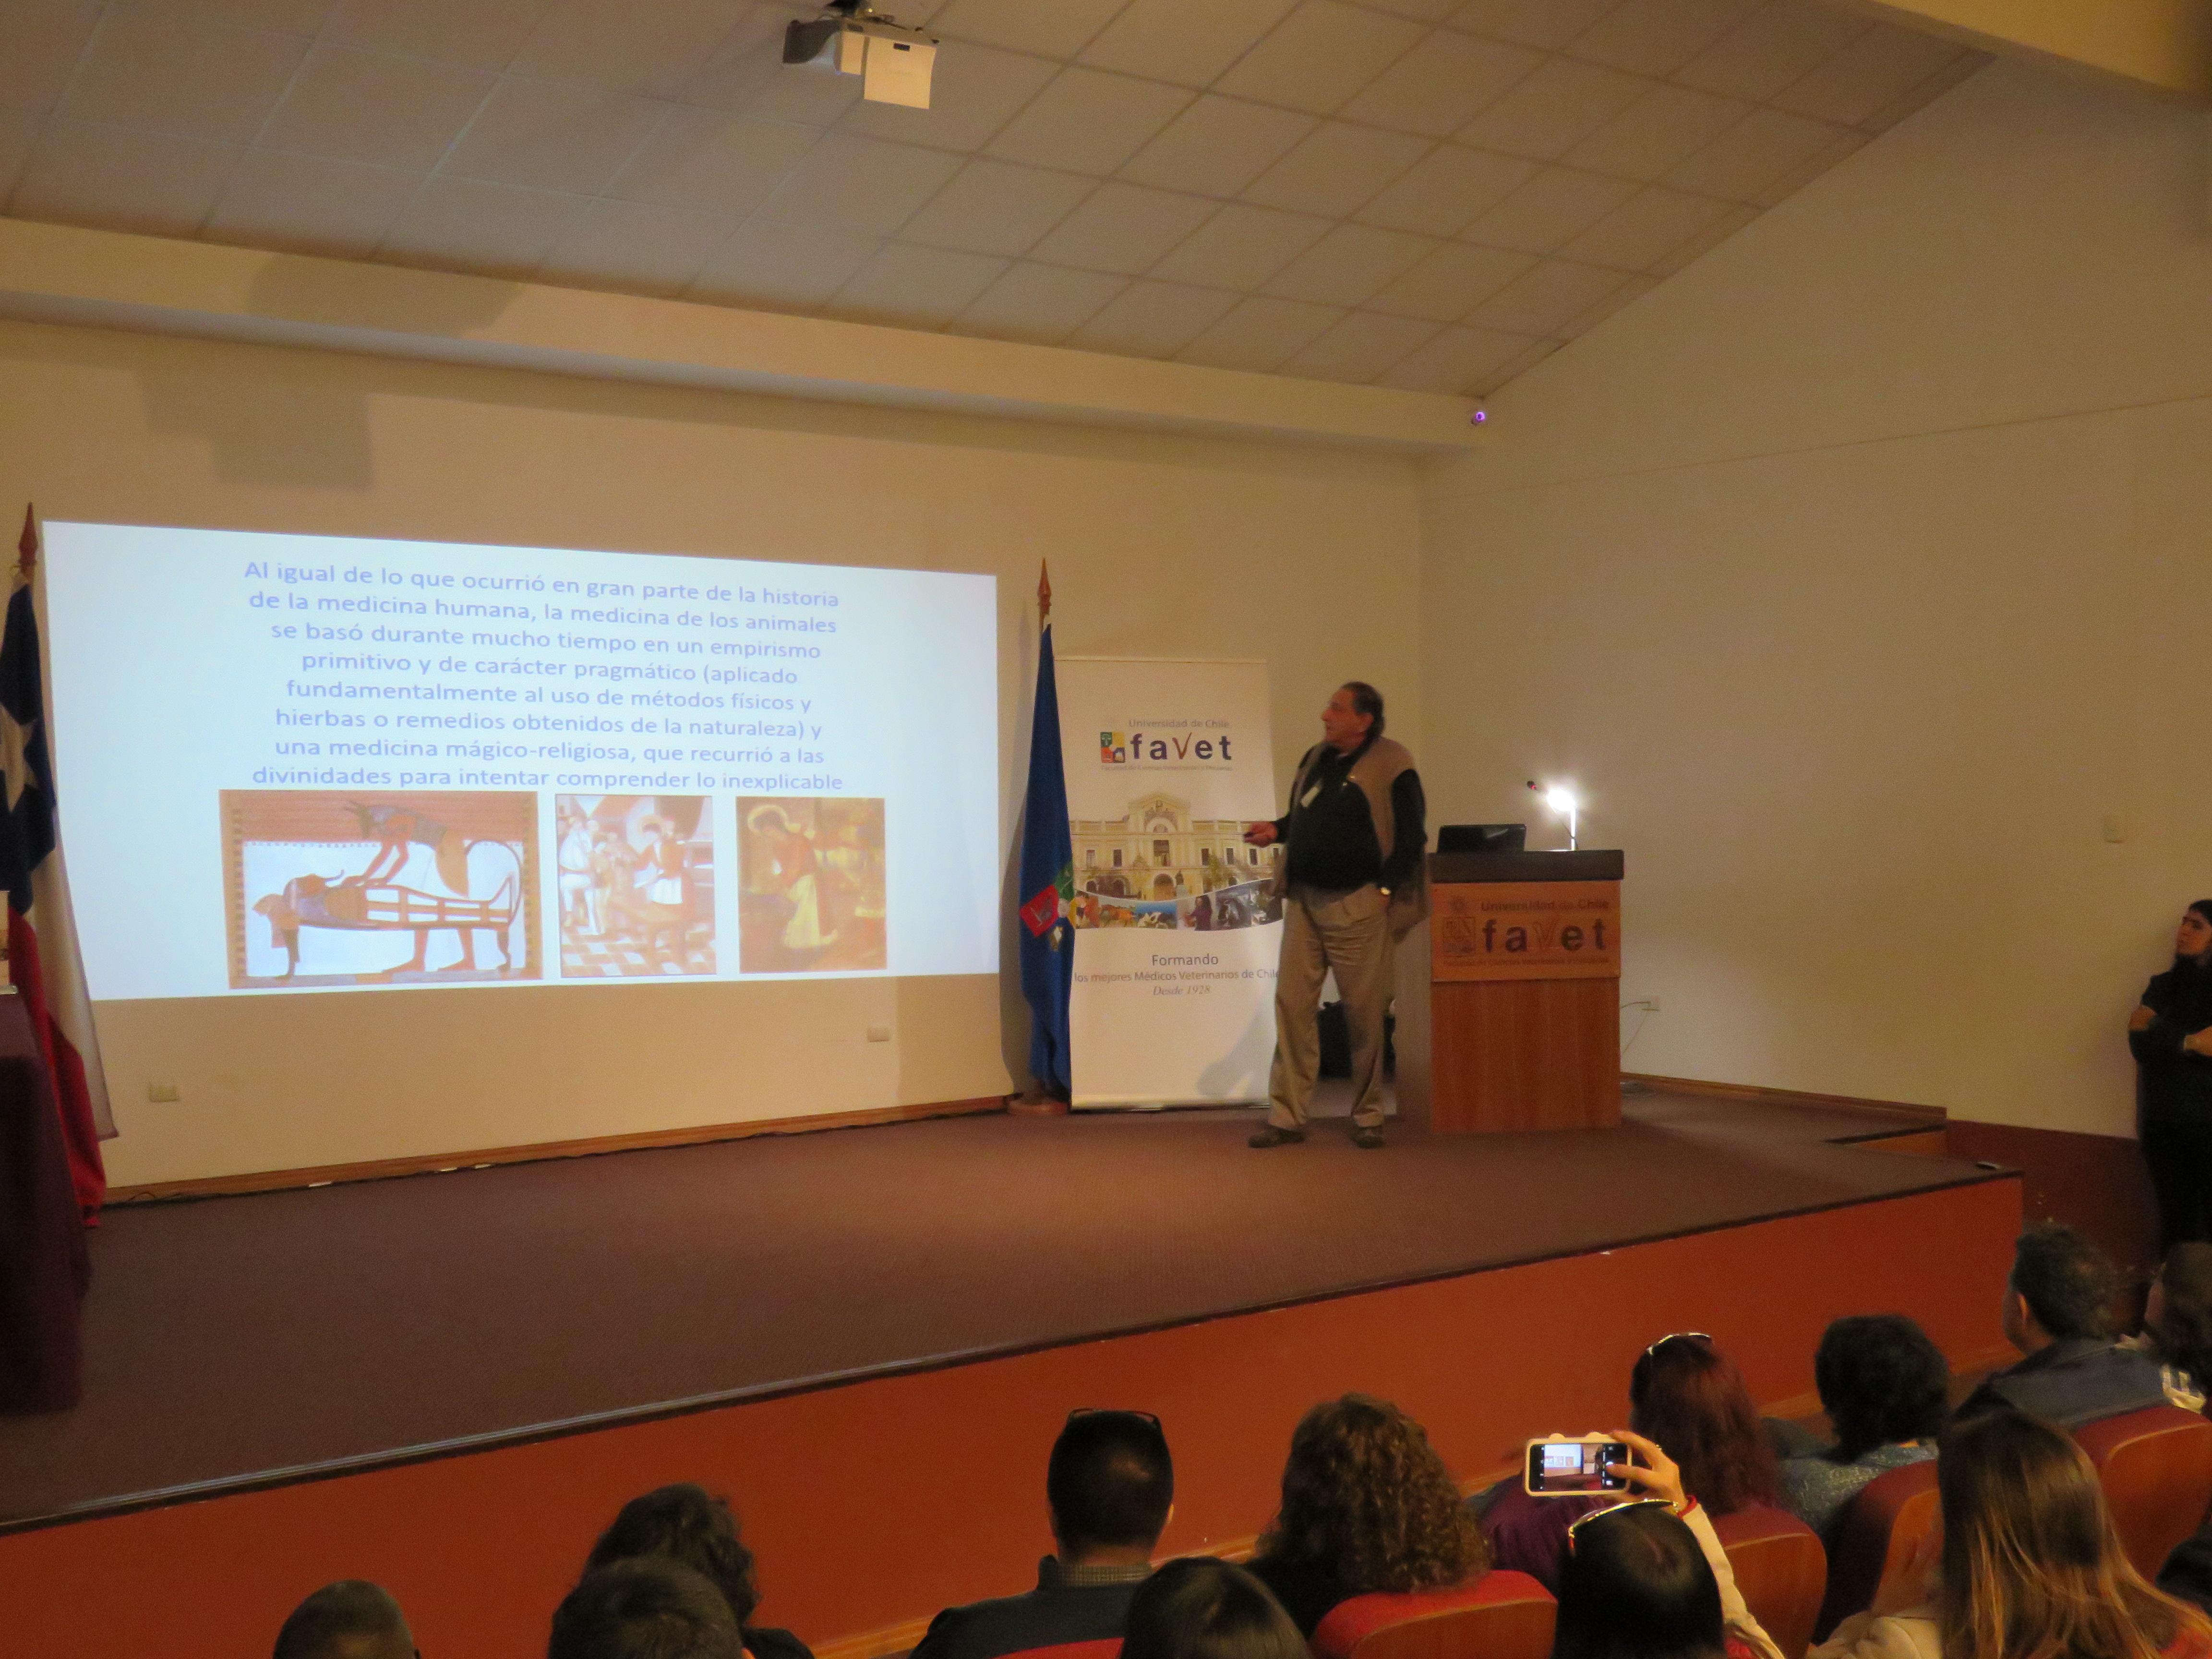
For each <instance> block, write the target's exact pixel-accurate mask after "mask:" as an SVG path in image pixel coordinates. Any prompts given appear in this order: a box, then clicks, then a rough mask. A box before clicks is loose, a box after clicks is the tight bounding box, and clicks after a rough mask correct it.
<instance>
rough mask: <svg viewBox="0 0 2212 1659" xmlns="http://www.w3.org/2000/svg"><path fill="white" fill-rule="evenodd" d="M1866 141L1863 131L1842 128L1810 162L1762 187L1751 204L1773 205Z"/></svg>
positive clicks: (1800, 188) (1801, 187)
mask: <svg viewBox="0 0 2212 1659" xmlns="http://www.w3.org/2000/svg"><path fill="white" fill-rule="evenodd" d="M1868 142H1869V139H1868V136H1867V135H1866V134H1865V133H1863V132H1858V131H1852V130H1850V129H1848V128H1847V129H1845V130H1844V131H1843V132H1842V133H1841V134H1839V135H1838V137H1837V139H1836V142H1835V143H1832V144H1831V145H1829V146H1828V148H1827V149H1824V150H1822V151H1821V152H1820V154H1819V155H1815V156H1814V158H1813V159H1812V160H1811V161H1807V162H1805V163H1804V164H1803V165H1802V166H1800V167H1795V168H1792V169H1791V170H1790V172H1788V173H1784V174H1783V175H1782V176H1781V177H1780V178H1779V179H1776V180H1775V181H1774V182H1773V183H1772V184H1771V185H1767V186H1766V187H1765V189H1763V190H1761V191H1759V194H1758V195H1756V196H1754V197H1752V203H1751V204H1752V205H1753V207H1762V208H1765V207H1772V206H1773V205H1774V204H1776V203H1777V202H1779V201H1781V200H1783V199H1784V197H1788V196H1790V195H1793V194H1794V193H1796V191H1799V190H1802V189H1803V188H1804V187H1805V186H1806V185H1808V184H1810V183H1812V182H1813V180H1814V179H1817V178H1819V177H1820V175H1821V174H1822V173H1826V171H1827V170H1828V169H1829V168H1831V167H1834V166H1835V165H1836V164H1837V163H1838V162H1839V161H1843V160H1844V158H1846V157H1847V156H1849V155H1851V154H1852V153H1853V152H1854V151H1857V150H1858V149H1863V148H1864V147H1865V146H1866V144H1867V143H1868Z"/></svg>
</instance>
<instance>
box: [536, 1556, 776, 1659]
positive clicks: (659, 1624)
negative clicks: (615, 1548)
mask: <svg viewBox="0 0 2212 1659" xmlns="http://www.w3.org/2000/svg"><path fill="white" fill-rule="evenodd" d="M545 1659H744V1639H743V1638H741V1637H740V1636H739V1635H738V1620H737V1616H736V1615H735V1614H734V1613H732V1612H731V1611H730V1604H729V1603H728V1602H727V1601H725V1600H724V1599H723V1597H722V1593H721V1591H720V1590H719V1589H716V1588H715V1587H714V1583H712V1582H711V1581H710V1580H708V1579H707V1578H705V1577H702V1576H701V1575H700V1574H698V1573H696V1572H694V1571H692V1570H691V1569H690V1568H689V1567H687V1566H684V1565H680V1564H679V1563H678V1562H675V1561H671V1560H670V1559H668V1558H667V1557H665V1556H660V1555H641V1556H635V1557H633V1558H632V1559H629V1560H627V1561H616V1562H612V1563H611V1564H609V1565H606V1566H604V1567H599V1568H597V1569H595V1570H594V1571H591V1572H587V1573H586V1574H585V1575H584V1576H583V1577H582V1579H581V1580H580V1581H579V1582H578V1583H577V1585H576V1588H575V1589H572V1590H570V1591H569V1592H568V1596H567V1598H566V1599H565V1600H563V1601H562V1603H561V1605H560V1607H558V1608H556V1610H555V1612H554V1614H553V1634H552V1637H551V1638H550V1640H549V1641H548V1642H547V1643H546V1644H545Z"/></svg>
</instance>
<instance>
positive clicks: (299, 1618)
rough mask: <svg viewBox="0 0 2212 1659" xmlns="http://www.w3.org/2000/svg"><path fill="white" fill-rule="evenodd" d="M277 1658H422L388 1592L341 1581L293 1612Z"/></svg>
mask: <svg viewBox="0 0 2212 1659" xmlns="http://www.w3.org/2000/svg"><path fill="white" fill-rule="evenodd" d="M275 1659H422V1650H420V1649H418V1648H417V1647H416V1645H415V1635H414V1632H412V1631H410V1630H409V1629H408V1628H407V1615H406V1614H405V1613H402V1612H400V1610H399V1603H398V1602H397V1601H393V1600H392V1593H391V1592H390V1591H389V1590H387V1589H385V1588H384V1587H383V1586H382V1585H381V1584H372V1583H369V1582H368V1580H366V1579H362V1578H342V1579H340V1580H339V1581H338V1582H337V1583H335V1584H325V1585H324V1586H323V1587H322V1589H319V1590H317V1591H316V1592H315V1593H314V1594H313V1595H310V1596H308V1597H307V1600H306V1601H302V1602H301V1603H300V1605H299V1606H298V1607H295V1608H293V1609H292V1612H291V1615H290V1616H289V1618H287V1619H286V1620H284V1627H283V1629H282V1630H280V1631H278V1632H276V1654H275Z"/></svg>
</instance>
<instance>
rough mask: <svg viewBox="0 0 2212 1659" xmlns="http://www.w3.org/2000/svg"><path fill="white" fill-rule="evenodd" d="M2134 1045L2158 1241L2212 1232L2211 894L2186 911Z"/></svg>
mask: <svg viewBox="0 0 2212 1659" xmlns="http://www.w3.org/2000/svg"><path fill="white" fill-rule="evenodd" d="M2128 1048H2129V1051H2130V1053H2132V1054H2134V1055H2135V1057H2136V1068H2137V1069H2136V1105H2137V1107H2138V1109H2139V1110H2140V1114H2141V1116H2140V1121H2139V1123H2138V1126H2137V1127H2138V1130H2139V1134H2140V1139H2141V1140H2142V1156H2143V1164H2144V1167H2145V1168H2146V1169H2148V1170H2149V1172H2150V1184H2151V1189H2152V1191H2153V1192H2154V1193H2156V1194H2157V1195H2158V1218H2159V1231H2160V1239H2159V1247H2160V1249H2162V1250H2166V1251H2171V1250H2172V1249H2173V1247H2174V1246H2175V1245H2176V1244H2179V1243H2182V1242H2183V1241H2184V1240H2185V1239H2192V1238H2212V899H2198V900H2197V902H2196V903H2194V904H2192V905H2191V906H2190V907H2189V908H2188V909H2187V910H2185V911H2184V912H2183V913H2182V917H2181V926H2180V927H2179V928H2178V929H2177V930H2176V931H2175V933H2174V936H2173V966H2172V967H2171V968H2169V969H2166V972H2164V973H2162V974H2160V975H2156V976H2155V977H2154V978H2153V979H2152V981H2151V982H2150V983H2149V984H2148V985H2147V986H2145V987H2143V994H2142V1001H2141V1002H2140V1003H2139V1004H2137V1005H2136V1010H2135V1012H2134V1013H2132V1014H2130V1016H2129V1017H2128Z"/></svg>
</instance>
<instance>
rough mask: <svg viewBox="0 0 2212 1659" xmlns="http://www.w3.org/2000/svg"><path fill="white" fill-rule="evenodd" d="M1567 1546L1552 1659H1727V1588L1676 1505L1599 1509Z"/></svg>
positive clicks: (1653, 1502) (1655, 1502) (1658, 1502)
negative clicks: (1724, 1605)
mask: <svg viewBox="0 0 2212 1659" xmlns="http://www.w3.org/2000/svg"><path fill="white" fill-rule="evenodd" d="M1568 1543H1569V1547H1568V1551H1567V1559H1566V1564H1565V1566H1563V1567H1562V1568H1561V1569H1560V1571H1559V1622H1558V1624H1557V1625H1556V1626H1554V1627H1553V1637H1552V1659H1728V1655H1729V1644H1728V1631H1727V1628H1726V1626H1725V1625H1724V1624H1723V1620H1722V1617H1721V1590H1720V1584H1719V1582H1718V1581H1717V1579H1715V1577H1713V1570H1712V1568H1711V1566H1710V1565H1707V1563H1706V1561H1705V1551H1704V1550H1702V1549H1700V1548H1699V1546H1698V1541H1697V1538H1696V1537H1695V1535H1694V1534H1692V1533H1691V1531H1690V1528H1689V1527H1688V1526H1687V1525H1686V1523H1685V1522H1683V1521H1682V1519H1681V1517H1680V1516H1677V1515H1676V1514H1675V1513H1674V1508H1673V1506H1672V1505H1671V1504H1668V1503H1666V1502H1665V1501H1664V1500H1662V1499H1660V1498H1650V1499H1646V1500H1644V1501H1642V1502H1638V1503H1628V1504H1615V1505H1613V1507H1611V1508H1609V1509H1602V1510H1595V1511H1594V1512H1593V1513H1591V1514H1589V1515H1585V1516H1583V1517H1582V1518H1581V1519H1580V1520H1578V1521H1577V1522H1575V1523H1574V1528H1573V1530H1572V1532H1571V1534H1570V1537H1569V1541H1568Z"/></svg>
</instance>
